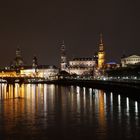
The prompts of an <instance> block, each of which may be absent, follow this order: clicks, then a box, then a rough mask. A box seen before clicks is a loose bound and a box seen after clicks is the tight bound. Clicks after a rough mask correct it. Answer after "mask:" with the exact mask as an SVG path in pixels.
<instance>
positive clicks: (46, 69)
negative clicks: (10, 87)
mask: <svg viewBox="0 0 140 140" xmlns="http://www.w3.org/2000/svg"><path fill="white" fill-rule="evenodd" d="M58 73H59V70H58V68H57V67H55V66H50V65H38V66H37V67H36V68H35V69H34V68H33V67H32V66H26V67H24V69H21V70H20V74H21V75H22V76H28V77H41V78H45V79H50V80H52V79H55V78H56V77H57V75H58Z"/></svg>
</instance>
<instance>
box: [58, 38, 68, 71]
mask: <svg viewBox="0 0 140 140" xmlns="http://www.w3.org/2000/svg"><path fill="white" fill-rule="evenodd" d="M60 51H61V60H60V61H61V62H60V69H61V71H63V70H64V71H65V70H66V69H67V57H66V48H65V43H64V41H63V42H62V43H61V44H60Z"/></svg>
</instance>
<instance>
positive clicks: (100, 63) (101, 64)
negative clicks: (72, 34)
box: [98, 33, 105, 69]
mask: <svg viewBox="0 0 140 140" xmlns="http://www.w3.org/2000/svg"><path fill="white" fill-rule="evenodd" d="M104 65H105V50H104V44H103V37H102V33H101V34H100V43H99V51H98V68H99V69H102V68H103V67H104Z"/></svg>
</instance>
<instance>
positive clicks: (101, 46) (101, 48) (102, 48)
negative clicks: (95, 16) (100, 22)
mask: <svg viewBox="0 0 140 140" xmlns="http://www.w3.org/2000/svg"><path fill="white" fill-rule="evenodd" d="M99 51H104V44H103V35H102V33H100V43H99Z"/></svg>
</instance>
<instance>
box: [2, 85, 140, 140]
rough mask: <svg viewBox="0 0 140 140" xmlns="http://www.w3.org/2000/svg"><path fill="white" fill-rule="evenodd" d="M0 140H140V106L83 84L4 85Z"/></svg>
mask: <svg viewBox="0 0 140 140" xmlns="http://www.w3.org/2000/svg"><path fill="white" fill-rule="evenodd" d="M132 94H134V93H132ZM0 139H4V140H5V139H6V140H11V139H13V140H15V139H18V140H19V139H24V140H26V139H40V140H41V139H44V140H53V139H57V140H58V139H65V140H74V139H76V140H77V139H80V140H87V139H90V140H91V139H94V140H115V139H116V140H120V139H123V140H124V139H140V102H139V101H138V100H137V99H132V98H130V97H127V96H124V95H121V94H119V93H112V92H109V91H103V90H98V89H93V88H85V87H79V86H60V85H59V86H58V85H53V84H52V85H47V84H22V85H19V84H15V85H14V86H13V85H7V84H0Z"/></svg>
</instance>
